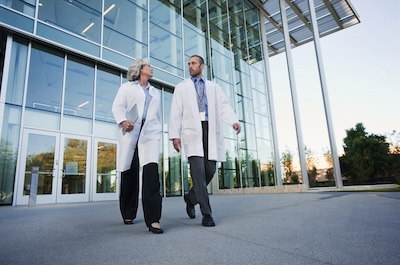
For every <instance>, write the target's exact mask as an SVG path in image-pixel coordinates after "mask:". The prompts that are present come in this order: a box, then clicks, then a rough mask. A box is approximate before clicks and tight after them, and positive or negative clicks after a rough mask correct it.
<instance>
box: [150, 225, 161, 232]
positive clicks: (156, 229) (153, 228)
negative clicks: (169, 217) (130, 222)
mask: <svg viewBox="0 0 400 265" xmlns="http://www.w3.org/2000/svg"><path fill="white" fill-rule="evenodd" d="M149 231H150V232H152V233H153V234H162V233H164V231H163V230H162V229H161V228H157V227H152V226H151V225H150V226H149Z"/></svg>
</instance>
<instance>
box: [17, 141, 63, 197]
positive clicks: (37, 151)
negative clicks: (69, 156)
mask: <svg viewBox="0 0 400 265" xmlns="http://www.w3.org/2000/svg"><path fill="white" fill-rule="evenodd" d="M55 144H56V137H55V136H47V135H38V134H29V138H28V147H27V152H26V164H25V180H24V192H23V194H24V195H29V194H30V190H31V176H32V172H31V171H32V167H35V166H36V167H39V178H38V190H37V194H38V195H43V194H52V187H53V167H54V152H55Z"/></svg>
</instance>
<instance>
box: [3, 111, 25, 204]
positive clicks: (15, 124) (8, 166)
mask: <svg viewBox="0 0 400 265" xmlns="http://www.w3.org/2000/svg"><path fill="white" fill-rule="evenodd" d="M21 112H22V111H21V107H16V106H10V105H7V104H6V105H5V108H4V116H3V126H2V127H1V128H2V131H1V139H0V205H3V204H11V203H12V200H13V193H14V181H15V172H16V165H17V157H18V143H19V132H20V126H21Z"/></svg>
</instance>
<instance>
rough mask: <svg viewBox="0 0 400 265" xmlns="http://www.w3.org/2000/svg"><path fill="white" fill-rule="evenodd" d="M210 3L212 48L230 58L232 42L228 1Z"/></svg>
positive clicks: (215, 0) (218, 0)
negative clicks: (227, 10) (227, 9)
mask: <svg viewBox="0 0 400 265" xmlns="http://www.w3.org/2000/svg"><path fill="white" fill-rule="evenodd" d="M208 3H209V16H210V34H211V40H212V48H213V49H215V50H217V51H219V52H220V53H222V54H224V55H225V56H229V55H230V51H229V50H230V42H229V27H228V14H227V12H226V1H223V0H214V1H209V2H208Z"/></svg>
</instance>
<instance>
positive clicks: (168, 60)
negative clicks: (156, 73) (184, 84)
mask: <svg viewBox="0 0 400 265" xmlns="http://www.w3.org/2000/svg"><path fill="white" fill-rule="evenodd" d="M150 39H151V47H150V58H151V64H153V65H155V66H158V67H159V68H161V69H164V70H166V71H168V72H171V73H174V74H176V75H179V76H182V74H183V70H182V68H183V64H182V39H181V38H180V37H177V36H174V35H172V34H171V33H170V32H169V31H166V30H165V29H163V28H160V27H159V26H158V25H155V24H153V23H150Z"/></svg>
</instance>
